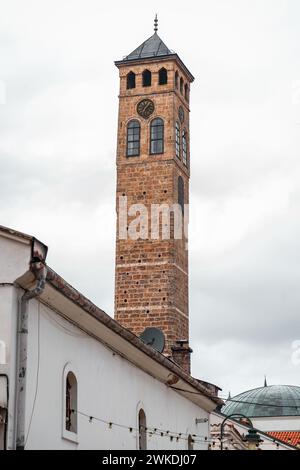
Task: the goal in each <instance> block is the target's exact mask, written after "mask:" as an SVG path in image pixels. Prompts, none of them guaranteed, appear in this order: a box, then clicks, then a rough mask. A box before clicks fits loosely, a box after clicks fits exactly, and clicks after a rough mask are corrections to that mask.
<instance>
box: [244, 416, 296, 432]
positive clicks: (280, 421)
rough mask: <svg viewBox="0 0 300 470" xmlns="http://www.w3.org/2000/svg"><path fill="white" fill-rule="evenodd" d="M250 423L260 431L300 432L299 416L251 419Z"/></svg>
mask: <svg viewBox="0 0 300 470" xmlns="http://www.w3.org/2000/svg"><path fill="white" fill-rule="evenodd" d="M252 422H253V426H254V427H257V428H258V429H260V430H261V431H300V416H279V417H272V418H265V417H263V418H252Z"/></svg>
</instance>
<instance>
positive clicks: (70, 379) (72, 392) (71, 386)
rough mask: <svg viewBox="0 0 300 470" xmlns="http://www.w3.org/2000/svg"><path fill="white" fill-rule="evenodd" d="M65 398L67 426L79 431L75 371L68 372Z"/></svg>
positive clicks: (70, 430)
mask: <svg viewBox="0 0 300 470" xmlns="http://www.w3.org/2000/svg"><path fill="white" fill-rule="evenodd" d="M65 400H66V403H65V410H66V415H65V428H66V430H67V431H69V432H74V433H77V380H76V377H75V375H74V374H73V372H68V374H67V377H66V396H65Z"/></svg>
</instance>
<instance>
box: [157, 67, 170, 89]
mask: <svg viewBox="0 0 300 470" xmlns="http://www.w3.org/2000/svg"><path fill="white" fill-rule="evenodd" d="M158 83H159V85H166V84H167V83H168V71H167V69H165V68H164V67H162V68H161V69H160V71H159V72H158Z"/></svg>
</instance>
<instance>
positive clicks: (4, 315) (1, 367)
mask: <svg viewBox="0 0 300 470" xmlns="http://www.w3.org/2000/svg"><path fill="white" fill-rule="evenodd" d="M18 294H19V293H18V289H16V288H15V287H14V286H0V341H3V342H4V343H5V356H6V357H5V361H2V362H3V363H1V364H0V374H6V375H7V376H8V380H9V410H8V412H9V414H8V433H7V440H8V447H11V446H12V443H13V439H14V436H13V421H14V401H15V379H16V369H15V365H16V342H17V333H16V332H17V309H18ZM1 384H2V386H5V384H4V382H1Z"/></svg>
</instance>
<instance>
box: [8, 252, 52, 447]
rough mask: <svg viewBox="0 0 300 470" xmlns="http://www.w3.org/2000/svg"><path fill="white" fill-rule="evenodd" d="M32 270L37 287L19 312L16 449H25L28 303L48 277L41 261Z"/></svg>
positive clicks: (33, 263) (31, 265)
mask: <svg viewBox="0 0 300 470" xmlns="http://www.w3.org/2000/svg"><path fill="white" fill-rule="evenodd" d="M30 270H31V272H32V273H33V274H34V276H35V279H36V281H37V283H36V286H35V287H34V288H33V289H31V290H28V291H26V292H25V293H24V294H23V295H22V297H21V300H20V302H19V312H18V350H17V380H16V385H17V393H16V438H15V440H16V449H17V450H24V448H25V406H26V374H27V354H28V352H27V343H28V301H29V300H30V299H33V298H35V297H38V296H39V295H41V294H42V292H43V290H44V288H45V284H46V276H47V267H46V265H45V264H44V263H42V262H41V261H40V260H37V259H34V258H33V260H32V261H31V263H30Z"/></svg>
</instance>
